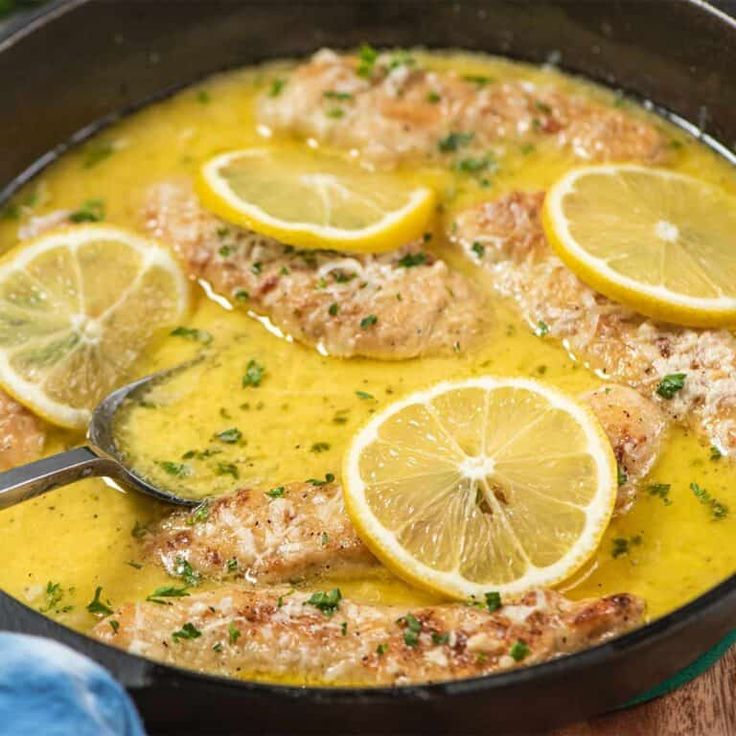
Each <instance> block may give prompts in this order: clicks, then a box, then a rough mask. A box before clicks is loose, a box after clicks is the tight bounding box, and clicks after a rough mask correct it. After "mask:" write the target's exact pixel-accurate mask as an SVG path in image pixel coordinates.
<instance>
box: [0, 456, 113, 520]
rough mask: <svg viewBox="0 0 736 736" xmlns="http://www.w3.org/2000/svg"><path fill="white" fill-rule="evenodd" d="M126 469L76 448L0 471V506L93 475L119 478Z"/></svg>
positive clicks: (4, 507)
mask: <svg viewBox="0 0 736 736" xmlns="http://www.w3.org/2000/svg"><path fill="white" fill-rule="evenodd" d="M124 473H125V471H123V469H122V468H121V467H120V466H119V465H118V464H117V463H116V462H115V461H114V460H110V459H109V458H107V457H101V456H100V455H98V454H97V453H96V452H95V451H94V450H93V449H92V448H91V447H77V448H75V449H74V450H67V451H66V452H60V453H59V454H58V455H52V456H51V457H45V458H43V459H41V460H36V462H33V463H28V464H27V465H21V466H20V467H18V468H13V469H12V470H8V471H6V472H4V473H0V509H6V508H8V507H10V506H14V505H15V504H17V503H20V502H21V501H26V500H27V499H29V498H33V497H34V496H40V495H41V494H42V493H46V491H50V490H52V489H54V488H58V487H59V486H66V485H68V484H69V483H73V482H74V481H76V480H82V479H84V478H91V477H94V476H101V475H105V476H109V477H113V478H119V477H120V476H121V475H124Z"/></svg>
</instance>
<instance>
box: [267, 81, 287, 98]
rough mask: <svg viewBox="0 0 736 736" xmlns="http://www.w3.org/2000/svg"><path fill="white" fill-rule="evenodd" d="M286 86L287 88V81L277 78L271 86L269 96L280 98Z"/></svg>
mask: <svg viewBox="0 0 736 736" xmlns="http://www.w3.org/2000/svg"><path fill="white" fill-rule="evenodd" d="M285 86H286V80H285V79H282V78H280V77H277V78H276V79H274V80H273V81H272V82H271V86H270V87H269V89H268V96H269V97H278V96H279V95H280V94H281V93H282V92H283V90H284V87H285Z"/></svg>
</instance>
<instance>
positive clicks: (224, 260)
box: [145, 182, 487, 359]
mask: <svg viewBox="0 0 736 736" xmlns="http://www.w3.org/2000/svg"><path fill="white" fill-rule="evenodd" d="M145 219H146V227H147V229H148V231H149V232H150V233H151V234H152V235H154V236H156V237H157V238H160V239H162V240H164V241H165V242H168V243H170V244H172V245H173V246H174V247H175V248H176V250H177V251H178V253H179V254H180V255H181V256H182V258H183V260H184V262H185V265H186V267H187V269H188V270H189V272H190V274H191V275H192V276H194V277H196V278H198V279H204V280H205V281H207V282H209V284H210V285H211V286H212V287H213V288H214V289H215V291H217V292H219V293H220V294H222V295H224V296H225V297H227V298H228V299H230V300H232V301H234V302H235V303H236V304H237V303H239V304H243V305H244V306H247V307H248V308H249V309H252V310H254V311H255V312H257V313H260V314H265V315H267V316H268V317H269V318H270V319H271V321H272V322H273V323H274V324H275V325H276V326H277V327H278V328H279V329H281V330H282V331H283V332H285V333H287V334H289V335H291V336H293V337H294V338H296V339H297V340H299V341H301V342H304V343H307V344H308V345H315V346H317V347H318V348H319V349H320V350H321V351H323V352H326V353H328V354H330V355H335V356H341V357H347V356H352V355H362V356H367V357H372V358H381V359H404V358H414V357H417V356H419V355H425V354H436V353H450V352H459V351H462V350H464V349H465V348H466V347H467V346H468V345H469V344H470V343H471V342H472V341H473V339H474V338H475V337H476V335H478V334H479V333H481V332H482V330H483V327H484V324H485V321H486V319H487V309H486V307H485V305H484V302H483V299H482V298H481V296H480V294H479V293H478V290H477V289H476V288H475V287H474V286H473V285H472V284H471V283H470V282H469V281H468V280H467V279H466V278H465V277H464V276H462V275H461V274H459V273H456V272H454V271H451V270H450V269H449V268H448V267H447V264H445V263H444V262H443V261H441V260H438V259H437V258H435V257H434V256H433V255H432V254H430V253H429V252H427V251H424V250H423V249H422V247H421V244H420V243H413V244H410V245H407V246H406V247H404V248H402V249H400V250H398V251H394V252H392V253H387V254H385V255H379V256H373V255H367V256H366V255H355V254H343V253H336V252H334V251H314V250H310V251H298V250H295V249H294V248H292V247H291V246H287V245H283V244H281V243H279V242H278V241H276V240H273V239H271V238H268V237H265V236H262V235H258V234H257V233H254V232H252V231H249V230H244V229H241V228H237V227H234V226H230V225H228V224H227V223H225V222H223V221H222V220H219V219H218V218H216V217H214V216H213V215H211V214H209V213H208V212H206V211H205V210H204V209H202V207H201V206H200V204H199V202H198V200H197V198H196V197H195V196H194V195H193V193H192V192H191V189H190V188H189V187H188V186H186V185H185V184H177V183H171V182H168V183H164V184H161V185H159V186H157V187H154V188H153V189H152V190H151V191H150V193H149V197H148V199H147V202H146V206H145Z"/></svg>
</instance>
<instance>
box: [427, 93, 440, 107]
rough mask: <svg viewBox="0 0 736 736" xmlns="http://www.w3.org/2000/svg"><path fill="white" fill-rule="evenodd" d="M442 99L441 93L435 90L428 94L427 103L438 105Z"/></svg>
mask: <svg viewBox="0 0 736 736" xmlns="http://www.w3.org/2000/svg"><path fill="white" fill-rule="evenodd" d="M441 99H442V98H441V97H440V95H439V93H438V92H435V91H434V90H433V91H432V92H428V93H427V102H429V104H430V105H436V104H437V103H438V102H439V101H440V100H441Z"/></svg>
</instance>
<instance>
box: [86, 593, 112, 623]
mask: <svg viewBox="0 0 736 736" xmlns="http://www.w3.org/2000/svg"><path fill="white" fill-rule="evenodd" d="M101 595H102V587H101V586H99V585H98V586H97V588H96V589H95V596H94V598H93V599H92V600H91V601H90V602H89V603H88V604H87V610H88V611H89V612H90V613H93V614H95V615H96V616H109V615H110V614H111V613H112V612H113V610H112V608H111V607H110V606H111V604H110V601H107V603H103V602H102V600H101V598H100V596H101Z"/></svg>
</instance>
